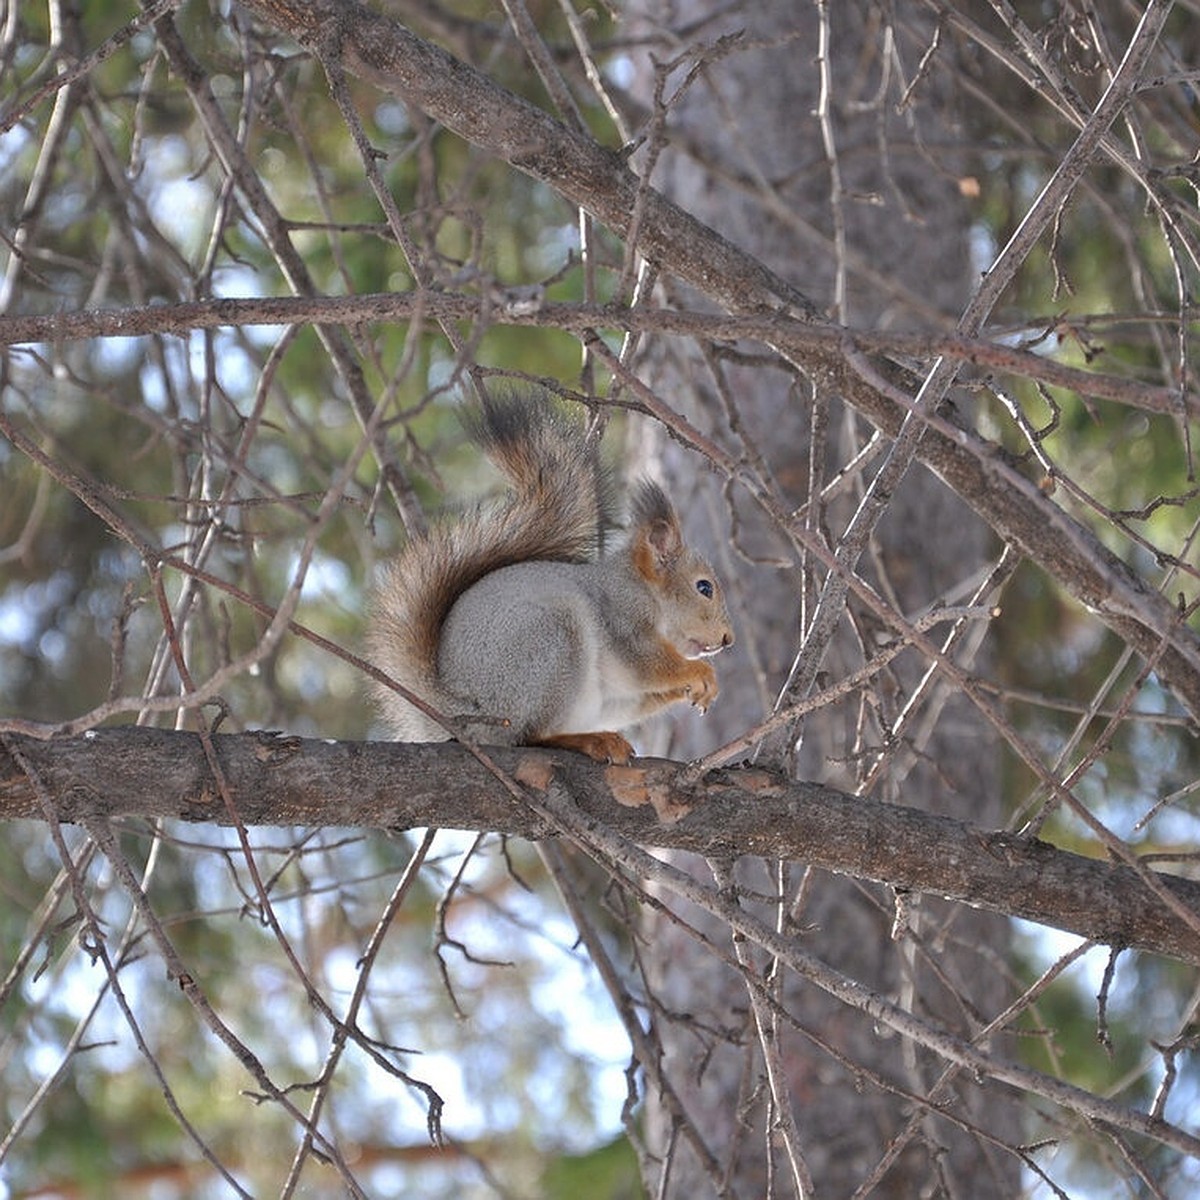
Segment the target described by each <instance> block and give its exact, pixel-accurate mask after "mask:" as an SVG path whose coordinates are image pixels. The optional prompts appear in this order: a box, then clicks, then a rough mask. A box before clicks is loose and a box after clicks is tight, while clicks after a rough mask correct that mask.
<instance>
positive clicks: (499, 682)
mask: <svg viewBox="0 0 1200 1200" xmlns="http://www.w3.org/2000/svg"><path fill="white" fill-rule="evenodd" d="M464 424H466V425H467V428H468V432H469V433H470V434H471V435H472V437H473V439H474V440H475V441H476V442H477V443H478V444H479V446H480V447H481V448H482V449H483V451H484V452H485V453H486V454H487V456H488V457H489V458H490V459H491V460H492V461H493V462H494V463H495V464H496V465H497V466H498V467H499V468H500V469H501V471H502V472H503V473H504V474H505V475H506V476H507V477H508V480H509V482H510V483H511V485H512V491H511V493H510V494H509V495H508V497H507V498H506V499H504V500H502V501H500V502H499V503H493V504H484V505H480V506H477V507H476V508H474V509H471V510H468V511H467V512H465V513H463V514H462V515H461V516H460V517H459V518H458V519H457V520H455V521H451V522H446V523H442V524H439V525H435V526H434V527H433V528H432V529H431V530H430V532H429V533H428V534H426V535H425V536H423V537H420V538H415V539H413V540H412V541H410V542H409V544H408V546H407V547H406V548H405V549H404V550H403V551H402V552H401V554H400V555H399V557H398V558H396V559H395V560H394V561H393V562H392V563H391V564H390V565H389V566H388V567H387V568H386V570H385V573H384V577H383V580H382V583H381V586H380V587H379V588H378V590H377V592H376V595H375V602H374V611H373V615H372V620H371V622H370V632H369V652H370V654H371V657H372V659H373V661H374V662H375V664H376V665H377V666H378V667H379V668H381V670H383V671H384V672H385V673H386V674H387V675H388V676H390V677H391V678H392V679H393V680H394V681H395V682H397V683H399V684H402V685H403V686H404V687H405V688H406V689H407V690H408V691H410V692H412V693H413V694H414V695H416V696H418V697H420V698H421V699H422V700H423V701H425V703H426V704H428V705H429V706H430V707H431V708H433V709H435V710H436V711H437V712H439V713H440V714H442V715H444V716H445V717H446V718H447V721H448V723H453V725H454V727H455V728H456V729H457V730H459V731H461V732H462V733H463V734H464V735H466V736H469V737H470V738H471V739H472V740H475V741H479V742H483V743H492V744H496V743H500V744H508V745H514V744H515V745H536V746H557V747H564V748H566V749H571V750H577V751H581V752H582V753H584V754H586V755H589V756H590V757H591V758H594V759H597V760H599V761H601V762H616V763H627V762H628V761H629V759H630V757H631V756H632V754H633V747H632V746H631V745H630V743H629V742H628V740H626V738H625V737H624V736H622V734H621V733H619V732H617V730H619V729H621V728H624V727H627V726H629V725H631V724H633V723H634V722H636V721H638V720H640V719H641V718H643V717H647V716H649V715H650V714H652V713H655V712H658V711H660V710H661V709H664V708H666V707H667V706H668V705H670V704H673V703H675V702H677V701H685V700H686V701H688V702H690V703H691V704H693V705H695V706H696V707H697V708H699V709H701V710H702V711H703V710H706V709H707V708H708V706H709V705H710V704H711V703H712V701H713V699H714V697H715V696H716V695H717V677H716V674H715V672H714V671H713V668H712V665H711V664H710V663H708V662H706V661H705V659H706V658H707V657H708V656H709V655H713V654H716V653H717V652H718V651H720V650H722V649H724V648H725V647H726V646H730V645H732V644H733V631H732V629H731V628H730V624H729V616H728V614H727V612H726V610H725V602H724V599H723V597H722V593H721V587H720V584H719V583H718V582H717V580H716V577H715V576H714V574H713V571H712V569H711V568H710V567H709V565H708V563H707V562H705V560H704V559H703V558H701V557H700V556H699V555H698V554H696V553H695V552H694V551H692V550H691V549H689V548H688V547H687V546H686V545H685V543H684V540H683V535H682V532H681V530H680V526H679V518H678V517H677V515H676V513H675V510H674V508H673V507H672V505H671V503H670V501H669V500H668V499H667V497H666V495H665V494H664V492H663V491H662V489H661V488H660V487H658V486H657V485H656V484H654V483H650V482H643V483H641V484H640V485H639V486H638V487H637V488H636V489H635V490H634V492H633V496H632V502H631V505H630V522H629V528H628V531H627V535H626V536H625V538H624V539H623V541H622V542H621V544H620V545H619V546H618V547H616V548H613V549H611V550H609V549H608V548H607V547H606V546H605V540H606V534H607V533H608V531H609V530H610V529H611V528H612V527H613V526H614V525H615V521H614V519H613V517H614V514H613V500H612V496H613V492H614V490H615V489H614V487H613V483H612V477H611V474H610V473H609V472H608V471H607V470H606V469H605V468H604V467H603V466H602V465H601V462H600V456H599V452H598V449H597V447H596V445H595V443H594V441H590V440H589V439H588V438H587V437H586V436H585V433H584V430H583V428H582V426H581V425H580V424H578V423H576V422H575V421H573V420H572V419H571V418H570V417H568V416H567V414H566V413H565V412H563V411H561V410H560V409H558V408H557V407H555V406H554V405H553V404H552V403H551V402H550V401H549V399H548V398H547V397H545V396H544V395H528V394H525V395H522V394H517V393H513V394H509V395H506V396H502V397H491V398H485V399H484V400H483V402H482V404H481V405H480V407H479V408H478V409H475V410H472V411H471V412H469V413H468V414H467V416H466V417H465V418H464ZM376 693H377V697H378V700H379V704H380V707H381V710H382V713H383V716H384V718H385V720H386V721H387V723H388V724H389V725H390V727H391V729H392V730H393V732H394V733H395V734H396V736H397V737H398V738H399V740H401V741H445V740H447V739H448V738H449V737H450V736H451V734H450V732H449V731H448V729H447V728H446V727H445V726H443V725H442V724H441V723H439V722H438V721H435V720H434V719H433V718H432V717H430V716H427V715H426V714H425V713H424V712H422V711H421V710H420V709H418V708H417V707H416V706H415V705H412V704H410V703H408V702H407V701H406V700H405V699H404V698H403V697H402V696H400V695H399V694H398V692H397V691H396V690H395V689H393V688H391V687H388V686H387V685H386V684H383V683H377V684H376Z"/></svg>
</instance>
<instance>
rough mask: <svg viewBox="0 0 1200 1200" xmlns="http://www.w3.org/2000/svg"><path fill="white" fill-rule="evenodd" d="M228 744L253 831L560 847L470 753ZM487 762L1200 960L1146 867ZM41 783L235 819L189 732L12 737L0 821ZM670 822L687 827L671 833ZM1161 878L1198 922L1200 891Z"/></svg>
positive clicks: (893, 809)
mask: <svg viewBox="0 0 1200 1200" xmlns="http://www.w3.org/2000/svg"><path fill="white" fill-rule="evenodd" d="M214 745H215V747H216V749H217V752H218V755H219V759H220V762H221V767H222V770H223V772H224V775H225V778H226V780H227V781H228V784H229V788H230V794H231V797H232V800H233V802H234V805H235V806H236V809H237V812H238V813H239V815H240V817H241V820H242V821H243V823H244V824H246V825H248V826H249V825H312V826H328V825H337V826H357V827H364V828H375V829H411V828H415V827H423V826H440V827H446V828H455V829H472V830H490V831H495V832H499V833H506V834H512V835H516V836H520V837H525V838H530V839H539V838H544V837H553V836H556V835H557V834H558V833H559V830H557V829H556V828H555V827H554V826H553V825H552V824H550V823H548V822H547V820H546V819H545V817H543V816H538V815H537V814H536V813H535V812H534V811H533V809H532V808H529V807H526V806H523V805H522V804H521V803H519V802H518V801H517V800H516V799H514V797H513V795H512V793H511V792H510V791H509V790H506V789H505V788H504V787H502V786H500V785H499V784H498V782H497V779H496V776H495V775H493V774H492V772H490V771H489V770H488V769H487V767H485V766H484V765H483V764H482V763H481V762H480V761H479V760H478V759H477V758H475V757H474V756H473V755H471V754H470V753H468V751H466V750H465V749H463V748H462V747H459V746H455V745H451V744H441V745H432V746H410V745H401V744H394V743H390V742H327V741H319V740H313V739H303V738H290V737H278V736H275V735H272V734H265V733H263V734H254V733H249V734H231V735H224V736H217V737H216V738H215V739H214ZM10 748H11V749H10ZM488 755H489V757H491V758H492V760H493V761H494V762H495V763H496V765H497V766H499V767H500V768H502V769H503V770H504V771H505V772H507V773H508V774H509V775H510V776H512V777H513V778H515V779H519V780H523V781H525V783H526V785H527V786H531V787H534V788H535V789H536V791H537V792H538V794H539V795H544V791H545V789H546V788H547V787H548V786H549V784H550V782H551V781H553V782H555V783H557V784H559V785H561V786H562V787H564V788H565V789H566V791H567V792H568V794H569V795H570V796H571V797H572V799H573V801H574V803H575V805H576V806H577V808H578V810H579V812H580V813H582V814H583V816H584V817H585V819H586V820H588V821H589V822H591V821H594V822H598V823H602V824H603V825H605V826H606V827H607V828H608V829H609V830H611V831H613V832H615V833H617V834H619V835H621V836H623V837H625V838H627V839H629V840H630V841H632V842H635V843H638V844H640V845H642V846H649V847H659V848H674V849H683V850H691V851H694V852H696V853H700V854H705V855H709V856H712V857H717V858H729V857H736V856H739V855H744V854H751V855H758V856H763V857H769V858H784V859H791V860H799V861H803V862H808V863H812V864H813V865H815V866H818V867H822V868H824V869H825V870H828V871H834V872H838V873H840V874H845V875H852V876H854V877H856V878H860V879H868V880H875V881H878V882H880V883H887V884H891V885H893V886H896V887H901V888H906V889H908V890H911V891H914V892H920V893H927V894H930V895H936V896H943V897H946V898H947V899H950V900H955V901H959V902H962V903H965V904H969V905H973V906H975V907H978V908H984V909H989V910H991V911H994V912H998V913H1002V914H1005V915H1007V916H1014V917H1022V918H1025V919H1026V920H1030V921H1035V922H1037V923H1039V924H1043V925H1049V926H1052V927H1054V928H1057V929H1062V930H1066V931H1068V932H1070V933H1076V934H1079V935H1080V936H1082V937H1087V938H1091V939H1092V940H1094V941H1096V942H1103V943H1107V944H1110V945H1114V946H1119V947H1129V948H1132V949H1140V950H1149V951H1153V952H1155V953H1158V954H1164V955H1168V956H1170V957H1172V958H1179V959H1184V960H1186V961H1188V962H1194V963H1200V935H1198V934H1197V933H1196V931H1195V930H1194V929H1190V928H1188V927H1187V926H1186V925H1185V924H1184V923H1183V922H1181V921H1180V920H1179V919H1178V918H1177V917H1175V916H1173V915H1172V914H1171V913H1170V912H1169V911H1167V909H1166V908H1165V907H1164V905H1163V904H1162V903H1161V901H1159V900H1158V899H1157V898H1156V897H1155V896H1153V895H1152V894H1151V892H1150V891H1149V890H1148V889H1147V887H1146V886H1145V884H1143V883H1142V881H1141V880H1140V879H1139V878H1138V876H1137V873H1136V872H1135V871H1133V870H1132V869H1130V868H1129V867H1124V866H1116V865H1113V864H1111V863H1107V862H1102V861H1098V860H1095V859H1089V858H1084V857H1082V856H1080V855H1077V854H1071V853H1068V852H1066V851H1062V850H1056V849H1055V848H1053V847H1052V846H1049V845H1047V844H1046V843H1044V842H1040V841H1034V840H1026V839H1022V838H1019V837H1016V836H1014V835H1012V834H1008V833H996V832H989V831H987V830H982V829H977V828H975V827H973V826H971V825H968V824H966V823H964V822H961V821H955V820H952V819H950V818H948V817H942V816H936V815H933V814H930V813H926V812H921V811H919V810H917V809H913V808H906V807H902V806H899V805H892V804H883V803H880V802H879V801H876V800H869V799H864V798H862V797H858V796H849V795H845V794H843V793H841V792H836V791H833V790H832V789H830V788H825V787H821V786H820V785H818V784H812V783H789V782H787V781H786V780H784V779H782V778H781V777H778V776H775V775H772V774H769V773H767V772H765V771H761V770H757V769H746V768H738V769H731V770H722V771H714V772H712V773H710V774H709V775H708V776H706V777H705V778H704V779H703V780H702V781H701V783H700V784H699V785H698V786H697V787H695V788H687V787H684V786H683V785H682V783H681V771H682V769H681V768H680V766H679V764H677V763H671V762H666V761H663V760H660V759H645V760H639V761H638V762H636V763H635V764H634V765H633V766H631V767H608V768H605V767H601V766H598V765H597V764H595V763H592V762H590V761H588V760H587V759H584V758H581V757H580V756H578V755H573V754H568V753H561V752H558V753H554V752H549V751H543V750H525V749H517V750H500V749H491V748H489V750H488ZM20 764H24V767H27V768H28V771H29V774H27V773H26V770H25V769H24V768H23V766H22V765H20ZM31 776H32V779H31ZM34 781H36V786H35V782H34ZM38 787H40V788H41V789H43V794H44V795H48V796H49V797H50V799H51V800H52V802H53V806H54V812H55V815H56V816H57V818H58V819H59V820H60V821H69V822H82V821H84V820H86V819H92V818H106V817H144V818H146V819H155V818H174V819H178V820H184V821H208V822H215V823H218V824H228V823H229V814H228V811H227V810H226V808H225V805H224V803H223V801H222V799H221V797H220V795H219V794H218V790H217V785H216V782H215V780H214V779H213V776H212V773H211V771H210V769H209V767H208V764H207V761H206V759H205V755H204V752H203V747H202V744H201V741H200V738H199V737H198V736H197V735H195V734H190V733H177V732H170V731H164V730H151V729H139V728H133V727H127V728H119V729H102V730H94V731H92V732H90V733H87V734H85V735H83V736H82V737H73V738H63V739H50V740H45V741H42V740H38V739H36V738H30V737H24V736H18V735H15V734H6V735H0V818H4V819H14V818H35V819H43V818H44V812H43V808H42V805H41V802H40V800H39V797H38V791H37V788H38ZM647 801H648V803H646V802H647ZM633 805H637V806H636V807H635V806H633ZM659 812H664V813H666V814H667V815H668V817H669V818H671V817H674V816H676V815H678V819H677V820H670V821H669V822H668V823H664V822H663V821H661V820H660V819H659V816H658V813H659ZM1158 878H1159V879H1160V880H1161V881H1162V884H1163V886H1164V887H1166V888H1168V889H1169V890H1170V891H1171V892H1172V893H1173V894H1174V896H1175V897H1176V898H1177V899H1178V900H1179V901H1180V902H1181V903H1183V904H1185V905H1187V906H1188V907H1189V908H1191V909H1192V910H1193V911H1195V912H1197V913H1200V883H1194V882H1192V881H1190V880H1185V879H1180V878H1177V877H1174V876H1170V875H1160V876H1159V877H1158Z"/></svg>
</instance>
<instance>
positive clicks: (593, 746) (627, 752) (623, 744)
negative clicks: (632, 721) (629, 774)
mask: <svg viewBox="0 0 1200 1200" xmlns="http://www.w3.org/2000/svg"><path fill="white" fill-rule="evenodd" d="M530 744H531V745H535V746H554V747H558V748H560V749H563V750H577V751H578V752H579V753H580V754H586V755H587V756H588V758H594V759H595V760H596V761H597V762H602V763H620V764H622V765H623V764H625V763H627V762H628V761H629V760H630V759H631V758H632V757H633V747H632V746H631V745H630V744H629V742H628V741H627V740H626V739H625V738H623V737H622V736H621V735H620V734H619V733H605V732H601V733H552V734H550V735H548V736H547V737H540V738H537V739H535V740H533V741H531V743H530Z"/></svg>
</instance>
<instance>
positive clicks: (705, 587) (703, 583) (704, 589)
mask: <svg viewBox="0 0 1200 1200" xmlns="http://www.w3.org/2000/svg"><path fill="white" fill-rule="evenodd" d="M696 591H698V592H699V593H700V595H702V596H703V597H704V598H705V599H706V600H711V599H712V594H713V585H712V580H711V579H697V580H696Z"/></svg>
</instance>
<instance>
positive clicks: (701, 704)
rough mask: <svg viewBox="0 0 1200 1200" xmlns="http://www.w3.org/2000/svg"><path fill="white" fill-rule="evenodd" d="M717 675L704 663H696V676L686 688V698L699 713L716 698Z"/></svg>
mask: <svg viewBox="0 0 1200 1200" xmlns="http://www.w3.org/2000/svg"><path fill="white" fill-rule="evenodd" d="M718 691H720V689H719V688H718V687H717V673H716V671H714V670H713V669H712V667H711V666H710V665H709V664H708V663H706V662H697V663H696V674H695V678H693V679H692V680H691V681H690V682H689V683H688V686H687V697H688V699H689V700H690V701H691V702H692V704H694V705H695V706H696V707H697V708H698V709H699V710H700V711H701V712H707V711H708V706H709V705H710V704H711V703H712V702H713V701H714V700H715V699H716V698H717V692H718Z"/></svg>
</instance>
